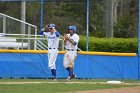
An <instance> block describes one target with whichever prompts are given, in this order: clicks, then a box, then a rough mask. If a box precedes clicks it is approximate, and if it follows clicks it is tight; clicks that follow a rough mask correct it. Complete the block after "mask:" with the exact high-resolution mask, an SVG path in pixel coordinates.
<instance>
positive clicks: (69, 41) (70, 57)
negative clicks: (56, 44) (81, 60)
mask: <svg viewBox="0 0 140 93" xmlns="http://www.w3.org/2000/svg"><path fill="white" fill-rule="evenodd" d="M68 32H69V34H64V44H65V48H66V52H65V55H64V60H63V65H64V67H65V68H66V70H67V71H68V72H69V76H68V78H67V80H68V81H70V80H71V79H73V78H75V77H76V74H75V73H74V72H73V68H74V60H75V58H76V56H77V46H78V42H79V36H78V35H77V34H76V27H75V26H73V25H72V26H69V28H68Z"/></svg>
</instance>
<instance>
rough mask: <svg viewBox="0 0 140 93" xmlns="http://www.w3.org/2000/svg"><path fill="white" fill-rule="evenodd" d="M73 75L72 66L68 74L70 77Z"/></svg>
mask: <svg viewBox="0 0 140 93" xmlns="http://www.w3.org/2000/svg"><path fill="white" fill-rule="evenodd" d="M72 75H73V68H71V69H70V70H69V76H70V77H71V76H72Z"/></svg>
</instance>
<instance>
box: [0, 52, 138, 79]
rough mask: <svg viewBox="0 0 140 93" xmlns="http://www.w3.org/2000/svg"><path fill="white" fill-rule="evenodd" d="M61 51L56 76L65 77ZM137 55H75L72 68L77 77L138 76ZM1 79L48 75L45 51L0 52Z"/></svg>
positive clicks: (45, 76)
mask: <svg viewBox="0 0 140 93" xmlns="http://www.w3.org/2000/svg"><path fill="white" fill-rule="evenodd" d="M63 56H64V55H63V54H59V55H58V58H57V62H56V64H57V77H58V78H66V77H67V75H68V72H67V71H66V70H65V69H64V67H63ZM138 63H139V62H138V56H103V55H85V54H79V55H78V56H77V59H76V61H75V68H74V71H75V72H76V74H77V78H98V79H139V66H138V65H139V64H138ZM0 77H1V78H11V77H12V78H50V77H51V74H50V70H49V68H48V61H47V54H39V53H0Z"/></svg>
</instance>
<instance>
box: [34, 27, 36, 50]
mask: <svg viewBox="0 0 140 93" xmlns="http://www.w3.org/2000/svg"><path fill="white" fill-rule="evenodd" d="M36 49H37V27H36V28H35V40H34V50H36Z"/></svg>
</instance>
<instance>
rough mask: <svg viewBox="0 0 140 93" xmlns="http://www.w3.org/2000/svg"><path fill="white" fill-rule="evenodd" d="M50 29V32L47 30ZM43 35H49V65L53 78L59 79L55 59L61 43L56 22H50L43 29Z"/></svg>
mask: <svg viewBox="0 0 140 93" xmlns="http://www.w3.org/2000/svg"><path fill="white" fill-rule="evenodd" d="M47 28H48V29H49V32H45V31H47ZM41 34H42V35H44V36H46V37H47V40H48V66H49V68H50V70H51V73H52V79H53V80H54V81H57V77H56V66H55V61H56V58H57V55H58V45H59V37H60V34H59V32H57V31H56V29H55V24H49V25H47V26H46V27H45V28H43V29H42V32H41Z"/></svg>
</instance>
